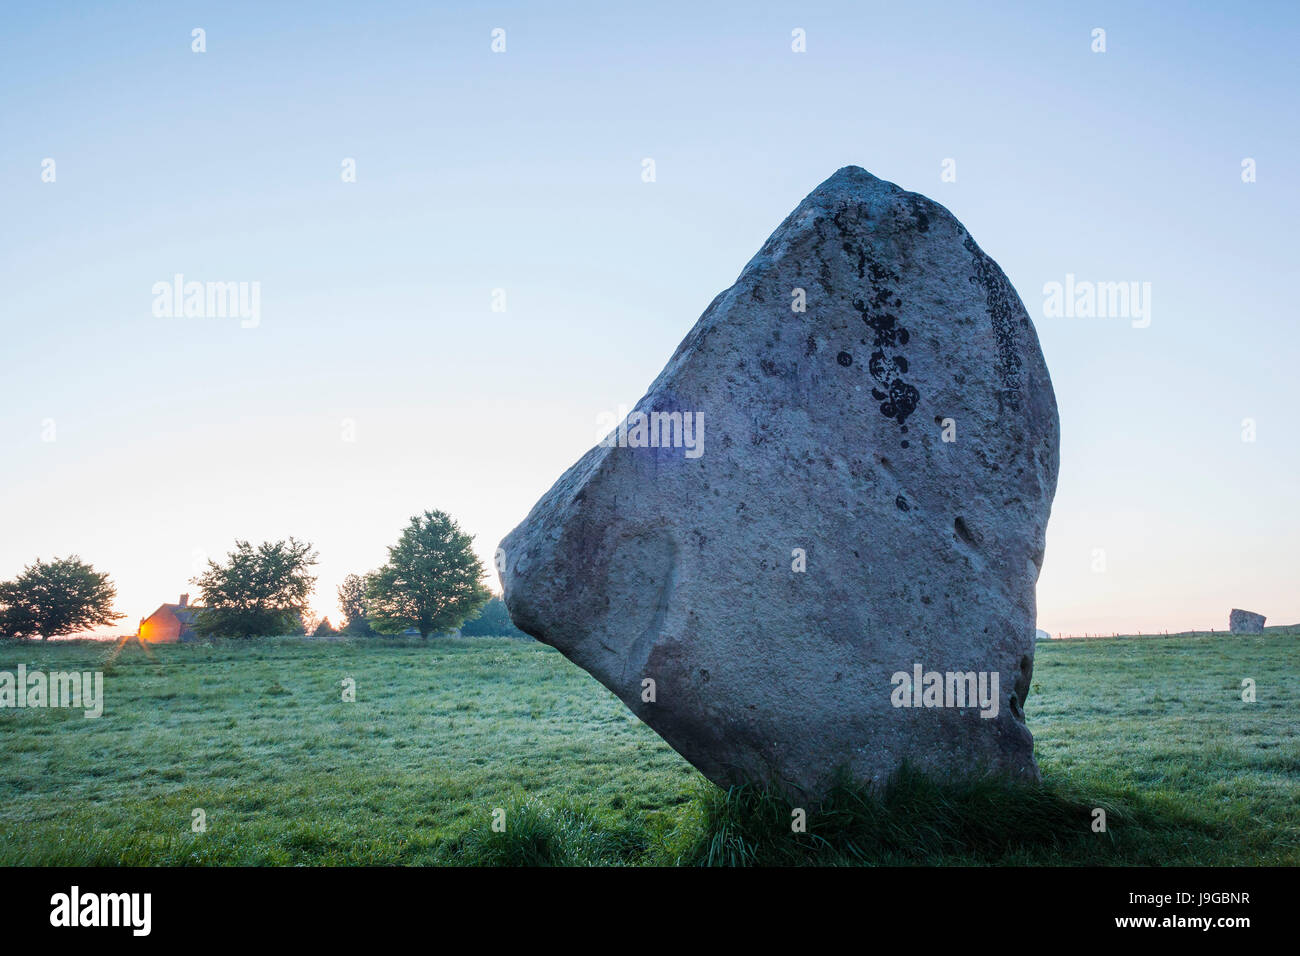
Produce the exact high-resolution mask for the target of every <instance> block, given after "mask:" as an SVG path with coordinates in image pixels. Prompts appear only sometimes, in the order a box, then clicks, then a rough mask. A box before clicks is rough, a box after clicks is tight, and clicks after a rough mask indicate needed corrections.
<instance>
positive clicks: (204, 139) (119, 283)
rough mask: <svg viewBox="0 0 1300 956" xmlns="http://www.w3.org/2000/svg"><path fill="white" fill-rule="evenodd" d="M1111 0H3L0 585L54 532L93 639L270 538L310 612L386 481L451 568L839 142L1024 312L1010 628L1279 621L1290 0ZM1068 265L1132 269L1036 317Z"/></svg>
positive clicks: (389, 536) (1299, 534)
mask: <svg viewBox="0 0 1300 956" xmlns="http://www.w3.org/2000/svg"><path fill="white" fill-rule="evenodd" d="M1134 7H1136V5H1133V4H1129V3H1087V4H1038V3H1024V4H1014V5H1013V4H989V3H969V4H965V3H963V4H927V3H898V4H884V3H860V2H858V3H838V4H829V3H821V4H819V3H808V2H799V3H785V4H762V5H760V4H754V3H734V4H714V3H700V2H692V3H684V4H674V3H653V4H609V3H590V4H571V3H548V4H540V3H538V4H522V3H520V4H502V3H495V4H494V3H482V4H469V3H463V4H453V3H429V2H423V3H384V4H378V3H355V2H348V3H311V4H306V3H304V4H299V5H292V4H265V3H238V2H221V3H186V4H174V3H161V2H159V3H148V4H145V3H138V4H130V3H118V4H112V5H109V4H100V3H84V4H58V5H55V4H22V5H8V6H6V8H5V10H4V13H3V21H2V22H3V27H2V28H0V322H2V323H3V329H2V331H3V336H2V337H0V342H2V343H3V363H2V365H0V578H7V577H11V576H12V575H14V574H16V573H17V572H18V571H20V570H21V568H22V566H23V565H24V564H26V563H29V562H30V561H32V560H33V559H34V558H36V557H38V556H40V557H45V558H49V557H52V556H55V555H58V556H63V555H66V554H69V553H77V554H80V555H81V557H82V558H83V559H85V560H88V561H90V562H92V563H93V564H95V565H96V566H97V567H98V568H100V569H102V570H107V571H109V572H110V573H111V574H112V576H113V578H114V580H115V581H116V583H117V585H118V589H119V598H120V600H119V608H120V610H122V611H123V612H125V613H126V614H127V619H126V620H125V621H123V622H122V624H123V628H122V630H133V628H134V623H135V621H136V620H137V619H138V618H140V617H141V616H143V615H145V614H147V613H149V612H150V611H152V610H153V609H154V608H155V607H156V606H157V605H158V604H160V603H162V602H163V601H171V600H175V596H176V595H177V594H178V593H179V592H181V591H185V590H192V588H191V587H190V586H189V585H188V584H187V579H188V578H190V577H191V576H192V575H193V574H195V573H196V571H197V562H199V560H200V559H201V558H202V557H203V556H208V555H211V556H218V557H219V556H221V555H224V554H225V552H226V551H227V550H228V549H229V548H230V546H231V545H232V544H233V541H234V539H235V538H236V537H239V538H248V539H251V540H253V541H254V542H256V541H260V540H264V539H270V538H280V537H285V536H288V535H290V534H293V535H296V536H298V537H300V538H306V539H307V540H310V541H312V542H314V543H315V544H316V546H317V547H318V549H319V551H320V555H321V563H320V566H319V569H318V571H319V575H320V581H319V585H318V592H317V598H316V602H315V603H316V607H317V609H318V610H319V611H321V612H323V613H327V614H329V615H331V616H332V617H333V618H334V619H335V620H337V617H338V609H337V607H336V606H335V603H334V589H335V587H336V585H337V584H338V582H339V581H340V580H341V579H342V578H343V576H344V575H345V574H347V573H349V572H353V571H356V572H363V571H366V570H368V569H371V568H373V567H375V566H377V565H378V564H380V563H381V562H382V561H383V559H384V557H385V546H386V545H388V544H390V543H392V542H393V541H394V540H395V539H396V536H397V534H398V532H399V531H400V529H401V527H402V525H403V524H404V523H405V522H406V520H407V519H408V518H409V517H410V516H411V515H412V514H415V513H417V512H418V511H420V510H422V509H425V508H440V509H442V510H445V511H447V512H449V513H450V514H451V515H453V516H454V517H455V518H457V519H458V520H459V521H460V522H461V524H462V526H463V527H464V528H465V529H466V530H467V531H469V532H470V533H471V534H473V535H475V536H476V545H477V547H478V549H479V552H480V553H481V554H482V556H483V558H484V561H485V563H489V562H490V560H491V555H492V553H493V551H494V549H495V547H496V544H497V542H498V541H499V540H500V539H501V538H502V537H503V536H504V535H505V534H506V533H507V532H508V531H509V530H510V529H511V528H513V527H514V525H515V524H516V523H518V521H519V520H520V519H521V518H522V517H523V516H524V515H525V514H526V513H527V511H528V509H529V508H530V507H531V506H532V505H533V503H534V502H535V501H536V500H537V498H538V497H539V496H540V495H541V494H542V493H543V492H544V491H545V490H546V489H547V488H548V487H549V486H550V485H551V483H552V482H553V481H554V480H555V479H556V478H557V477H558V476H559V475H560V473H561V472H562V471H563V470H564V469H565V468H566V467H567V466H568V465H569V464H571V463H572V462H573V461H574V460H576V459H577V458H578V457H579V456H580V455H581V454H582V453H583V452H584V451H585V450H586V449H587V448H589V447H590V446H591V445H592V444H594V442H595V440H596V433H597V420H598V417H599V416H601V415H602V413H606V412H610V411H612V410H614V409H617V408H618V407H619V406H620V405H629V406H630V405H632V404H633V403H635V401H636V400H637V399H639V398H640V397H641V395H642V394H643V393H644V391H645V387H646V386H647V385H648V384H649V383H650V382H651V380H652V379H653V378H654V377H655V375H656V374H657V373H658V372H659V370H660V368H662V366H663V364H664V363H665V362H666V360H667V359H668V357H669V356H670V355H671V354H672V352H673V350H674V349H675V348H676V346H677V344H678V342H679V341H680V340H681V339H682V337H683V336H684V335H685V334H686V332H687V331H688V330H689V329H690V327H691V326H692V325H693V324H694V322H695V320H696V319H697V318H698V316H699V314H700V313H701V312H702V311H703V309H704V308H705V306H707V305H708V303H709V301H710V300H711V299H712V298H713V296H714V295H716V294H717V293H718V292H719V291H721V290H722V289H724V288H726V287H727V286H728V285H730V284H731V282H732V281H734V279H735V277H736V276H737V274H738V273H739V272H740V270H741V268H742V267H743V266H744V264H745V262H746V261H747V260H748V259H749V258H750V257H751V256H752V255H753V254H754V253H755V252H756V251H757V250H758V248H759V246H760V245H761V244H762V242H763V240H764V239H765V238H766V237H767V235H768V234H769V233H770V232H771V231H772V230H773V229H774V228H775V227H776V226H777V224H778V223H779V222H780V221H781V220H782V218H783V217H784V216H785V215H786V214H787V213H788V212H789V211H790V210H791V209H792V208H793V207H794V206H795V205H796V204H797V203H798V202H799V200H800V199H802V198H803V197H804V196H805V195H806V194H807V193H808V192H809V191H811V190H812V189H813V188H814V187H815V186H816V185H817V184H818V183H820V182H821V181H822V180H823V179H825V178H826V177H827V176H829V175H830V174H831V173H833V172H834V171H835V170H836V169H837V168H839V167H841V166H844V165H847V164H856V165H860V166H863V167H865V168H866V169H868V170H870V171H871V172H873V173H875V174H876V175H878V176H881V177H883V178H885V179H889V180H892V181H894V182H897V183H898V184H900V185H901V186H903V187H905V188H907V189H912V190H916V191H919V192H923V193H925V194H927V195H929V196H931V197H933V198H934V199H936V200H937V201H939V202H941V203H943V204H944V205H946V206H947V207H948V208H949V209H951V210H952V211H953V212H954V213H955V214H956V215H957V217H958V218H959V219H961V220H962V222H963V223H965V225H966V226H967V227H968V228H969V229H970V230H971V232H972V233H973V235H974V236H975V237H976V239H977V240H978V241H979V243H980V244H981V246H982V247H983V248H984V249H985V250H986V251H987V252H988V253H989V254H990V255H992V256H993V257H994V258H995V259H996V260H997V261H998V262H999V263H1000V264H1001V265H1002V267H1003V268H1004V269H1005V270H1006V272H1007V274H1008V276H1010V278H1011V280H1012V282H1013V283H1014V284H1015V286H1016V288H1017V289H1018V290H1019V292H1020V294H1021V297H1022V298H1023V299H1024V301H1025V304H1026V306H1027V307H1028V309H1029V312H1030V314H1031V315H1032V316H1033V318H1034V321H1035V323H1036V324H1037V327H1038V332H1039V335H1040V337H1041V340H1042V345H1043V350H1044V353H1045V354H1046V357H1047V364H1048V367H1049V369H1050V370H1051V374H1052V379H1053V382H1054V385H1055V388H1056V397H1057V401H1058V403H1059V406H1060V415H1061V436H1062V437H1061V479H1060V486H1059V490H1058V492H1057V496H1056V504H1055V507H1054V508H1053V512H1052V519H1051V523H1050V525H1049V527H1048V537H1047V558H1046V563H1045V565H1044V568H1043V574H1042V578H1041V580H1040V584H1039V624H1040V626H1042V627H1044V628H1046V629H1048V630H1050V631H1052V632H1053V633H1058V632H1063V633H1067V634H1068V633H1082V632H1112V631H1119V632H1126V631H1127V632H1132V631H1136V630H1143V631H1147V632H1150V631H1153V630H1163V629H1168V630H1170V631H1173V630H1176V629H1177V630H1181V629H1187V628H1193V627H1195V628H1208V627H1218V628H1222V627H1226V624H1227V615H1228V610H1229V608H1231V607H1234V606H1235V607H1244V608H1248V609H1251V610H1256V611H1259V612H1261V613H1264V614H1266V615H1267V616H1268V618H1269V621H1270V623H1277V624H1283V623H1286V624H1289V623H1295V622H1297V621H1300V588H1298V587H1297V583H1298V581H1297V570H1298V565H1300V557H1298V555H1300V549H1298V548H1297V541H1300V518H1298V515H1300V508H1298V507H1297V500H1296V489H1297V476H1298V475H1300V451H1298V450H1297V448H1298V442H1300V426H1298V425H1297V408H1298V406H1300V402H1298V401H1297V399H1298V398H1300V385H1298V384H1297V381H1298V379H1300V375H1298V372H1300V323H1297V316H1296V306H1295V301H1296V300H1295V290H1296V287H1297V280H1298V279H1300V274H1298V273H1300V270H1298V269H1297V263H1296V257H1297V241H1296V238H1295V236H1296V233H1295V230H1296V225H1295V224H1296V222H1297V221H1300V188H1298V187H1297V173H1298V169H1297V165H1298V163H1300V135H1298V134H1297V123H1296V120H1295V112H1296V93H1297V90H1300V75H1298V74H1300V66H1298V64H1300V55H1298V53H1300V42H1298V41H1300V13H1297V8H1296V7H1295V6H1294V5H1293V4H1281V3H1279V4H1254V5H1250V6H1248V7H1245V6H1241V5H1233V4H1223V5H1221V7H1222V8H1221V9H1212V8H1211V7H1210V5H1208V4H1192V3H1172V2H1170V3H1148V4H1143V5H1141V7H1140V8H1134ZM195 28H202V29H203V30H204V31H205V40H206V52H203V53H196V52H193V50H192V43H193V42H194V41H193V39H192V30H194V29H195ZM494 28H502V29H504V30H505V41H506V48H505V52H503V53H494V52H493V51H492V49H491V45H492V31H493V29H494ZM796 28H798V29H802V30H804V31H805V34H806V52H803V53H796V52H794V51H793V50H792V49H791V45H792V42H793V41H792V31H793V30H795V29H796ZM1095 28H1102V29H1104V30H1105V31H1106V34H1105V44H1106V49H1105V52H1104V53H1103V52H1094V51H1093V46H1094V45H1095V41H1094V38H1093V31H1094V29H1095ZM646 158H650V159H653V160H654V163H655V174H656V175H655V181H654V182H644V181H643V179H642V169H643V165H642V161H643V160H644V159H646ZM1247 158H1249V159H1253V160H1254V161H1255V170H1256V181H1255V182H1250V183H1247V182H1243V180H1242V162H1243V160H1244V159H1247ZM47 159H52V160H54V166H53V171H54V181H53V182H47V181H43V178H42V177H43V172H44V171H45V170H46V169H47V168H48V164H45V163H44V161H45V160H47ZM347 159H352V160H354V161H355V170H356V181H355V182H344V181H343V178H344V177H343V166H344V161H345V160H347ZM946 159H951V160H954V161H955V162H954V164H952V165H950V166H949V167H948V168H949V169H955V172H956V180H955V181H944V179H943V172H944V168H945V167H944V160H946ZM177 273H180V274H182V275H184V276H185V277H186V280H187V281H192V280H198V281H237V282H239V281H242V282H250V283H251V282H258V283H260V303H259V313H258V320H257V322H256V324H255V325H254V324H251V323H248V322H241V321H240V320H239V319H238V318H211V317H209V318H183V317H172V318H166V317H159V316H156V315H155V314H154V309H153V306H154V299H155V296H154V292H153V287H154V285H155V283H158V282H170V281H172V278H173V276H174V275H176V274H177ZM1067 275H1072V276H1074V277H1075V280H1076V281H1091V282H1138V283H1150V286H1149V288H1150V323H1149V325H1147V326H1146V327H1135V322H1138V324H1139V325H1140V324H1141V322H1139V321H1138V320H1131V319H1129V318H1125V317H1111V318H1099V317H1080V316H1077V315H1076V316H1068V317H1067V316H1056V317H1048V316H1047V315H1046V314H1045V294H1044V287H1045V286H1046V285H1047V284H1048V283H1052V282H1059V283H1064V282H1065V281H1066V276H1067ZM495 289H501V290H504V292H505V311H503V312H502V311H493V308H492V306H493V290H495ZM498 301H499V300H498ZM246 326H248V327H246ZM1246 419H1251V420H1252V421H1253V423H1254V429H1255V433H1254V439H1255V440H1254V441H1244V440H1243V421H1244V420H1246ZM348 439H352V440H348ZM1098 549H1100V550H1101V551H1104V560H1105V570H1104V571H1098V570H1094V568H1095V567H1096V566H1097V553H1096V552H1097V551H1098ZM493 584H494V586H495V585H496V582H495V576H494V577H493Z"/></svg>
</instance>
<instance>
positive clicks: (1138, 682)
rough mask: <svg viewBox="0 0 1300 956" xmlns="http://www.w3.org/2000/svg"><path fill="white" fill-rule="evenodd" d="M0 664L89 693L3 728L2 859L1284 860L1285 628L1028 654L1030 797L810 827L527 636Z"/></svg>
mask: <svg viewBox="0 0 1300 956" xmlns="http://www.w3.org/2000/svg"><path fill="white" fill-rule="evenodd" d="M19 664H25V665H26V667H27V669H28V670H29V671H30V670H33V669H39V670H44V671H47V672H48V671H69V670H102V671H103V672H104V689H105V700H106V702H105V707H104V713H103V716H102V717H100V718H99V719H85V718H84V717H83V715H82V712H81V711H76V710H57V709H44V710H15V709H5V710H0V748H2V751H3V761H2V762H0V863H3V864H10V865H12V864H35V865H46V864H71V865H79V864H87V865H90V864H96V865H105V864H106V865H114V864H128V865H224V864H255V865H261V864H267V865H292V864H305V865H319V864H324V865H351V864H397V865H425V864H434V865H438V864H444V865H447V864H449V865H502V864H505V865H520V864H523V865H532V864H537V865H547V864H549V865H701V864H728V865H737V864H738V865H745V864H757V865H769V864H774V865H780V864H813V865H822V864H832V865H841V864H853V865H861V864H866V865H871V864H884V865H899V864H902V865H908V864H920V865H934V864H1045V865H1075V864H1116V865H1131V864H1144V865H1185V864H1190V865H1197V864H1226V865H1253V864H1291V865H1294V864H1297V863H1300V792H1298V782H1300V635H1298V634H1293V633H1284V632H1278V631H1272V632H1269V633H1268V634H1266V635H1263V636H1258V637H1236V636H1228V635H1223V634H1219V635H1186V636H1178V637H1127V638H1124V637H1122V638H1118V639H1110V640H1075V641H1047V642H1041V643H1040V644H1039V645H1038V649H1037V653H1036V659H1035V668H1034V679H1033V688H1032V693H1031V695H1030V697H1029V700H1028V702H1027V708H1026V709H1027V714H1028V719H1029V725H1030V729H1031V730H1032V731H1033V733H1034V737H1035V741H1036V748H1037V754H1038V759H1039V764H1040V766H1041V768H1042V771H1043V783H1042V784H1041V785H1010V784H1006V783H1002V782H998V781H992V780H974V781H958V782H953V781H945V782H936V781H933V780H929V779H927V778H926V777H924V776H923V775H921V774H918V773H915V772H911V771H906V772H903V773H901V774H900V775H899V777H898V778H897V779H896V780H895V781H894V783H893V785H892V786H891V787H889V788H888V789H887V790H886V791H884V792H882V793H870V792H863V791H861V790H856V789H854V788H852V787H842V788H840V789H839V790H837V791H836V792H835V793H834V794H833V795H832V797H831V799H830V800H828V801H827V803H826V805H825V806H823V807H822V808H821V810H820V811H819V812H816V813H812V814H811V815H810V816H809V817H808V826H807V832H805V833H794V832H792V831H791V826H790V821H791V807H790V806H789V805H788V804H784V803H783V802H782V801H781V800H779V799H777V798H775V797H772V796H770V795H768V794H765V793H762V792H759V791H754V790H749V789H745V788H739V789H736V790H733V791H731V792H729V793H724V792H723V791H721V790H719V789H717V788H716V787H714V786H712V785H711V784H709V783H708V782H707V781H705V780H704V779H703V778H702V777H701V776H700V775H699V774H698V773H697V772H696V771H695V770H694V769H693V768H692V767H691V766H690V765H689V764H687V763H686V761H685V760H683V759H682V758H681V757H679V756H678V755H677V754H676V753H675V752H674V751H673V750H671V749H670V748H669V747H668V746H667V745H666V744H665V743H663V742H662V741H661V740H660V739H659V738H658V737H657V736H656V735H655V734H654V733H653V732H652V731H651V730H650V729H649V728H647V727H646V726H644V725H643V724H641V723H640V722H639V721H637V720H636V719H635V718H633V717H632V716H631V715H630V713H628V712H627V710H626V709H625V708H624V707H623V706H622V704H621V703H619V701H618V700H617V699H615V698H614V697H613V696H612V695H611V694H610V693H609V692H608V691H606V690H605V689H604V688H603V687H601V686H600V685H599V684H598V683H597V682H596V681H595V680H594V679H592V678H591V677H589V676H588V675H587V674H585V673H584V672H583V671H581V670H580V669H578V668H577V667H576V666H574V665H572V664H570V663H569V662H568V661H566V660H565V659H564V658H563V657H562V656H561V655H560V654H559V653H557V652H555V651H553V650H551V649H550V648H547V647H545V646H543V645H540V644H537V643H534V642H532V641H523V640H516V639H511V638H467V639H456V640H450V639H434V640H431V641H428V642H424V643H422V642H420V641H418V640H408V641H393V640H384V639H358V640H325V641H314V640H310V639H274V640H264V641H250V642H227V643H217V644H212V645H172V646H157V647H150V648H147V649H146V648H142V647H140V646H139V645H138V644H136V643H135V642H134V641H132V642H130V643H128V644H126V645H124V646H123V647H121V648H120V649H117V648H114V647H112V646H111V645H105V644H99V643H92V642H55V643H48V644H43V643H0V671H9V672H14V671H16V669H17V667H18V665H19ZM348 679H350V680H352V681H354V682H355V691H356V700H355V702H345V701H344V700H343V699H342V697H343V689H344V688H343V682H344V681H346V680H348ZM1245 679H1249V680H1252V681H1254V685H1255V695H1256V701H1255V702H1254V703H1247V702H1244V701H1243V700H1242V689H1243V680H1245ZM1098 808H1100V809H1102V810H1104V811H1105V813H1106V829H1105V831H1104V832H1094V827H1093V821H1094V819H1096V814H1095V811H1096V809H1098ZM496 810H501V811H504V820H505V831H504V832H496V831H494V830H493V828H492V821H493V814H494V811H496ZM195 811H201V812H202V813H201V816H202V819H203V822H204V823H205V831H204V832H201V833H196V832H194V829H193V821H194V820H195V819H196V814H195Z"/></svg>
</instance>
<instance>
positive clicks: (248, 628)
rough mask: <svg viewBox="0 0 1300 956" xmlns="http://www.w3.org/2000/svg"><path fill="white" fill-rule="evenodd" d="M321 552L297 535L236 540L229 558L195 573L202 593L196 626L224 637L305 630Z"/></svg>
mask: <svg viewBox="0 0 1300 956" xmlns="http://www.w3.org/2000/svg"><path fill="white" fill-rule="evenodd" d="M316 557H317V555H316V552H314V551H313V550H312V547H311V545H310V544H308V543H307V542H305V541H298V540H297V539H296V538H292V537H291V538H290V539H289V540H288V541H276V542H274V543H272V542H269V541H268V542H264V543H263V544H260V545H258V546H257V547H256V548H254V547H252V546H251V545H250V544H249V543H248V542H247V541H236V542H235V550H234V551H231V552H230V553H229V554H228V555H227V556H226V563H225V564H218V563H217V562H215V561H211V560H209V561H208V569H207V570H206V571H204V572H203V573H202V574H201V575H199V576H198V577H196V578H195V579H194V583H195V584H196V585H198V588H199V590H200V591H201V592H202V594H203V610H202V611H200V612H199V615H198V620H197V621H195V624H194V626H195V629H196V630H198V631H199V632H200V633H203V634H214V635H217V636H222V637H257V636H261V635H267V634H287V633H293V632H294V631H299V633H301V630H300V629H301V628H302V627H303V621H304V616H305V615H306V614H308V613H310V612H309V611H308V608H307V598H309V597H310V596H311V593H312V590H313V589H314V588H315V587H316V578H315V576H314V575H312V574H311V568H312V567H313V566H314V565H315V564H316Z"/></svg>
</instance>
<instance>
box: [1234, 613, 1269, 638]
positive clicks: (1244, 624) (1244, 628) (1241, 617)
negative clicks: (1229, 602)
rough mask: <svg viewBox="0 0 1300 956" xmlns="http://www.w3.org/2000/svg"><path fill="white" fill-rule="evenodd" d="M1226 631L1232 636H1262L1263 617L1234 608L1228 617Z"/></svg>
mask: <svg viewBox="0 0 1300 956" xmlns="http://www.w3.org/2000/svg"><path fill="white" fill-rule="evenodd" d="M1228 630H1229V631H1231V632H1232V633H1233V634H1263V633H1264V615H1263V614H1256V613H1255V612H1254V611H1243V610H1241V609H1240V608H1235V607H1234V608H1233V609H1232V612H1231V613H1230V614H1229V615H1228Z"/></svg>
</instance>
